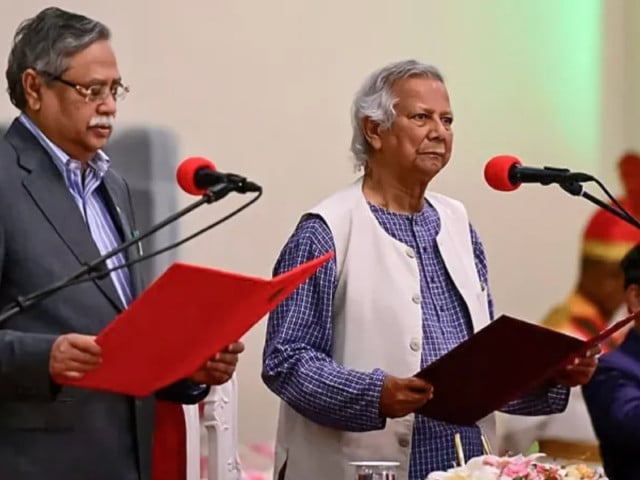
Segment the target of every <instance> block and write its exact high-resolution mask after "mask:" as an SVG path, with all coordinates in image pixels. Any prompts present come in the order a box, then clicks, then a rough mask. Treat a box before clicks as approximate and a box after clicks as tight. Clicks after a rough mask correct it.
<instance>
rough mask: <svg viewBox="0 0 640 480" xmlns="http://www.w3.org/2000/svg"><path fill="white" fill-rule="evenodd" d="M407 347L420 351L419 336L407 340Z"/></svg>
mask: <svg viewBox="0 0 640 480" xmlns="http://www.w3.org/2000/svg"><path fill="white" fill-rule="evenodd" d="M409 348H410V349H411V350H413V351H414V352H419V351H420V339H419V338H412V339H411V341H410V342H409Z"/></svg>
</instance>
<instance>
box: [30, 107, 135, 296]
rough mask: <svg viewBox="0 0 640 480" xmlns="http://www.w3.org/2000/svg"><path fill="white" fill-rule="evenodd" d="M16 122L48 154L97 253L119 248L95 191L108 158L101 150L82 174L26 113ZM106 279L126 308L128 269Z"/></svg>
mask: <svg viewBox="0 0 640 480" xmlns="http://www.w3.org/2000/svg"><path fill="white" fill-rule="evenodd" d="M19 119H20V121H21V122H22V124H23V125H24V126H25V127H27V128H28V129H29V131H30V132H31V133H32V134H33V135H34V136H35V137H36V138H37V139H38V141H39V142H40V143H41V144H42V146H43V147H44V148H45V150H47V152H49V155H50V156H51V159H52V160H53V163H54V164H55V165H56V167H58V169H59V170H60V172H61V173H62V176H63V177H64V180H65V183H66V185H67V188H68V189H69V193H71V195H72V196H73V200H74V201H75V203H76V205H77V206H78V209H79V210H80V213H81V214H82V217H83V218H84V221H85V222H86V224H87V227H88V228H89V232H90V233H91V236H92V238H93V241H94V242H95V244H96V247H98V250H99V251H100V254H101V255H104V254H105V253H107V252H109V251H110V250H112V249H114V248H116V247H117V246H118V245H120V243H121V242H122V239H121V238H120V235H119V233H118V230H117V228H116V226H115V224H114V223H113V220H112V219H111V215H110V214H109V209H108V208H107V205H106V203H105V201H104V199H103V198H102V196H101V195H100V192H99V191H98V187H99V186H100V184H101V183H102V178H103V177H104V175H105V173H107V171H108V169H109V167H110V165H111V161H110V160H109V157H108V156H107V155H106V154H105V153H104V152H103V151H101V150H98V152H97V154H96V156H95V157H94V158H93V159H91V160H90V161H89V164H88V165H87V168H86V170H85V172H84V175H83V173H82V164H81V163H80V162H79V161H78V160H74V159H72V158H71V157H70V156H69V155H67V154H66V153H65V152H64V151H63V150H62V149H61V148H60V147H58V146H57V145H55V144H54V143H53V142H52V141H51V140H49V139H48V138H47V137H46V136H45V135H44V133H43V132H42V131H41V130H40V129H39V128H38V127H37V126H36V125H35V123H33V121H32V120H31V119H30V118H29V117H28V116H27V115H26V114H24V113H23V114H21V115H20V117H19ZM92 260H93V259H92ZM125 261H126V258H125V255H124V252H120V253H119V254H117V255H115V256H113V257H111V258H109V259H108V260H107V261H106V264H107V267H108V268H110V269H111V268H115V267H117V266H119V265H122V264H123V263H125ZM110 277H111V281H112V282H113V283H114V285H115V287H116V290H117V291H118V296H119V297H120V300H121V301H122V304H123V306H124V307H125V308H126V307H127V306H128V305H129V303H131V300H132V290H131V278H130V275H129V269H127V268H121V269H119V270H115V271H113V272H111V273H110Z"/></svg>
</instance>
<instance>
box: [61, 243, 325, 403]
mask: <svg viewBox="0 0 640 480" xmlns="http://www.w3.org/2000/svg"><path fill="white" fill-rule="evenodd" d="M331 257H333V252H329V253H327V254H325V255H323V256H322V257H319V258H317V259H314V260H311V261H309V262H307V263H305V264H303V265H300V266H299V267H297V268H294V269H293V270H290V271H289V272H286V273H284V274H282V275H279V276H277V277H275V278H273V279H270V280H266V279H262V278H255V277H249V276H245V275H240V274H237V273H231V272H225V271H221V270H215V269H212V268H206V267H201V266H196V265H188V264H185V263H174V264H173V265H171V267H169V268H168V269H167V270H166V271H165V272H164V274H162V276H160V278H158V279H157V280H156V281H155V282H154V283H153V284H151V286H149V288H148V289H147V290H145V291H144V292H143V293H142V295H140V296H139V297H138V298H137V299H136V300H135V301H134V302H133V303H132V304H131V305H130V306H129V308H127V310H125V311H124V312H123V313H122V314H120V315H119V316H118V317H117V318H116V319H115V320H114V321H113V322H112V323H110V324H109V326H108V327H107V328H105V329H104V330H103V331H102V332H101V333H100V335H98V337H97V339H96V342H97V343H98V344H99V345H100V346H101V347H102V364H101V365H100V366H99V367H98V368H97V369H96V370H94V371H92V372H89V373H87V374H85V375H84V377H83V378H81V379H79V380H64V381H65V383H68V384H72V385H76V386H80V387H86V388H93V389H99V390H108V391H112V392H117V393H123V394H128V395H135V396H146V395H149V394H151V393H153V392H154V391H156V390H158V389H159V388H162V387H164V386H167V385H169V384H171V383H173V382H174V381H176V380H179V379H181V378H184V377H186V376H188V375H190V374H191V373H193V372H194V371H195V370H196V369H197V368H198V367H199V366H200V365H202V364H203V363H204V362H205V361H206V360H207V359H208V358H209V357H211V356H213V355H214V354H215V353H217V352H219V351H220V350H222V349H223V348H224V347H225V346H227V345H228V344H230V343H233V342H235V341H237V340H238V339H240V337H242V336H243V335H244V334H245V333H246V332H247V331H248V330H249V329H250V328H251V327H252V326H253V325H255V324H256V323H257V322H258V321H260V319H261V318H263V317H264V315H266V314H267V313H269V312H270V311H271V310H273V309H274V308H275V307H276V306H277V305H278V304H279V303H280V302H281V301H282V300H284V299H285V298H286V297H287V296H288V295H290V294H291V293H293V291H294V290H295V289H296V288H297V287H298V286H299V285H300V284H302V283H303V282H304V281H305V280H306V279H308V278H309V277H310V276H311V275H312V274H313V273H314V272H315V271H316V270H318V269H319V268H320V267H321V266H322V265H323V264H324V263H325V262H326V261H327V260H329V259H330V258H331Z"/></svg>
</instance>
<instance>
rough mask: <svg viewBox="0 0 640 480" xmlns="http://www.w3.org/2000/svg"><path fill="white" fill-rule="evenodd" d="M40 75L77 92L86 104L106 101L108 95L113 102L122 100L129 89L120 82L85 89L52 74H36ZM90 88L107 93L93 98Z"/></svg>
mask: <svg viewBox="0 0 640 480" xmlns="http://www.w3.org/2000/svg"><path fill="white" fill-rule="evenodd" d="M38 73H39V74H40V75H42V76H45V77H48V78H50V79H51V80H54V81H56V82H60V83H62V84H63V85H66V86H68V87H71V88H73V89H74V90H75V91H76V92H78V94H79V95H80V96H82V97H84V99H85V101H86V102H87V103H88V102H98V101H104V100H106V99H107V96H108V95H109V93H110V94H111V96H112V97H113V98H114V100H120V101H122V100H124V99H125V98H126V97H127V94H128V93H129V92H130V88H129V86H128V85H125V84H124V83H122V82H121V81H118V82H117V83H114V84H113V85H110V86H108V85H91V86H90V87H85V86H84V85H80V84H77V83H73V82H70V81H69V80H65V79H64V78H62V77H61V76H59V75H54V74H52V73H49V72H38ZM92 88H100V90H101V91H103V92H108V93H102V94H101V95H99V96H95V95H93V94H92V93H91V89H92ZM117 89H120V90H119V92H118V91H117Z"/></svg>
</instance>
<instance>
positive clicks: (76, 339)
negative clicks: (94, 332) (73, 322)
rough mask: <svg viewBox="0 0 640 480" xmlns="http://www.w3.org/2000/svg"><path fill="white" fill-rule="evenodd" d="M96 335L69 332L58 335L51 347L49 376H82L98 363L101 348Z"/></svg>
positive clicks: (100, 358) (100, 357)
mask: <svg viewBox="0 0 640 480" xmlns="http://www.w3.org/2000/svg"><path fill="white" fill-rule="evenodd" d="M95 339H96V337H94V336H91V335H80V334H78V333H69V334H66V335H61V336H59V337H58V338H57V339H56V341H55V342H54V343H53V347H51V354H50V356H49V374H50V375H51V378H53V379H55V378H60V377H67V378H74V379H77V378H82V376H83V375H84V374H85V373H86V372H90V371H91V370H94V369H95V368H97V367H98V365H100V362H101V361H102V356H101V355H102V350H101V348H100V346H99V345H98V344H97V343H96V342H95Z"/></svg>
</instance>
